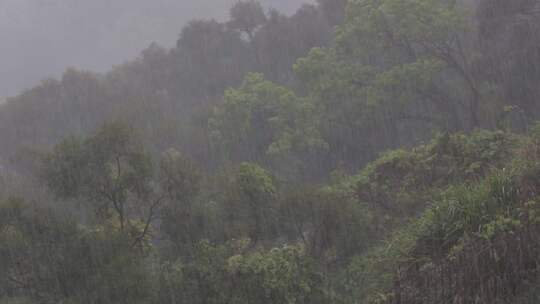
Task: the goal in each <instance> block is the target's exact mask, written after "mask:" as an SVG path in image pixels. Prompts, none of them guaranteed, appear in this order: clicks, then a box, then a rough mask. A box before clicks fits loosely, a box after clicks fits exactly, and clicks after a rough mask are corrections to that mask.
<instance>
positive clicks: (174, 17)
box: [0, 0, 311, 100]
mask: <svg viewBox="0 0 540 304" xmlns="http://www.w3.org/2000/svg"><path fill="white" fill-rule="evenodd" d="M235 2H236V0H197V1H194V0H92V1H88V0H0V54H1V56H0V100H2V99H3V98H4V97H8V96H13V95H16V94H18V93H19V92H20V91H22V90H23V89H25V88H29V87H32V86H34V85H36V84H38V83H39V81H40V80H42V79H44V78H47V77H49V76H54V77H57V76H59V75H60V74H61V73H62V72H63V71H64V70H65V69H66V68H67V67H76V68H80V69H88V70H92V71H97V72H104V71H106V70H108V69H110V68H111V66H112V65H115V64H121V63H122V62H124V61H126V60H130V59H133V58H135V57H136V56H137V55H138V54H139V52H140V51H141V50H142V49H144V48H145V47H147V46H148V45H150V44H151V43H152V42H157V43H158V44H160V45H162V46H165V47H172V46H173V45H174V44H175V43H176V40H177V38H178V35H179V33H180V31H181V29H182V26H183V25H185V24H186V23H187V22H188V21H190V20H192V19H200V18H205V19H210V18H215V19H217V20H223V19H224V18H227V16H228V13H229V8H230V7H231V6H232V5H233V4H234V3H235ZM306 2H311V1H309V0H264V1H261V3H263V4H264V6H265V7H266V8H267V9H268V8H275V9H278V10H279V11H281V12H283V13H286V14H291V13H293V12H294V11H295V10H296V9H297V8H298V7H300V6H301V4H302V3H306Z"/></svg>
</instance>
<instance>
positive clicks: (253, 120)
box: [209, 74, 325, 161]
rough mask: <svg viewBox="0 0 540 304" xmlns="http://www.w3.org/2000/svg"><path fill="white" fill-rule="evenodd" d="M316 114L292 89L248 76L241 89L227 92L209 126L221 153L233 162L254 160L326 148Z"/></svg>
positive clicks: (256, 76)
mask: <svg viewBox="0 0 540 304" xmlns="http://www.w3.org/2000/svg"><path fill="white" fill-rule="evenodd" d="M313 115H315V114H314V109H313V108H312V107H311V105H309V104H308V103H307V102H306V100H304V99H303V98H299V97H297V96H296V95H295V94H294V92H292V91H291V90H289V89H287V88H285V87H282V86H278V85H275V84H273V83H272V82H270V81H267V80H265V79H264V78H263V76H262V75H261V74H249V75H248V76H247V77H246V79H245V80H244V83H243V85H242V86H241V87H240V88H238V89H228V90H227V91H226V92H225V102H224V104H223V105H221V106H219V107H217V108H216V109H215V111H214V115H213V117H212V118H211V119H210V121H209V125H210V129H211V136H212V139H213V142H214V143H215V144H217V146H218V147H220V148H221V149H220V150H219V151H221V152H222V153H225V155H227V157H228V158H229V159H231V160H241V161H242V160H243V161H246V160H247V161H252V160H261V159H264V157H265V156H282V155H288V154H294V153H305V152H307V151H308V150H310V149H314V150H317V149H324V148H325V143H324V142H323V141H322V139H321V138H320V135H319V133H318V129H317V128H316V125H314V124H315V123H316V120H313V118H314V117H313ZM246 147H249V149H247V150H246ZM239 149H240V150H239Z"/></svg>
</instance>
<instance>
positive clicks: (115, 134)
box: [43, 123, 161, 232]
mask: <svg viewBox="0 0 540 304" xmlns="http://www.w3.org/2000/svg"><path fill="white" fill-rule="evenodd" d="M152 175H153V168H152V162H151V160H150V157H149V155H148V154H147V153H146V152H145V151H144V149H143V147H142V146H141V144H140V143H138V141H137V139H136V137H135V136H134V134H133V131H132V130H131V129H130V128H129V127H127V126H125V125H123V124H121V123H110V124H106V125H104V126H103V127H102V128H100V129H99V130H98V131H97V132H96V133H95V134H94V135H92V136H90V137H89V138H86V139H78V138H68V139H66V140H64V141H63V142H61V143H60V144H58V145H57V146H56V147H55V149H54V151H53V152H52V153H51V154H50V155H49V156H48V157H47V159H46V161H45V165H44V175H43V177H44V178H45V181H46V182H47V184H48V186H49V188H50V189H51V190H52V191H53V192H54V193H55V194H56V195H57V196H59V197H62V198H81V199H86V200H88V201H90V202H91V203H92V204H93V205H92V208H93V209H94V210H95V211H96V212H97V213H98V215H100V216H103V217H105V218H110V217H111V213H110V212H111V211H112V214H114V220H117V222H118V225H119V228H120V230H124V229H125V228H126V226H129V225H130V216H134V215H136V214H141V212H142V213H144V212H143V211H142V209H144V208H146V207H149V208H150V209H152V208H153V207H154V206H155V205H157V204H158V203H159V202H160V200H161V198H157V197H156V196H155V191H154V189H153V188H154V187H153V186H152V182H151V181H152ZM148 216H151V215H148ZM131 228H133V227H131ZM145 230H146V229H145ZM145 232H146V231H145Z"/></svg>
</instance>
